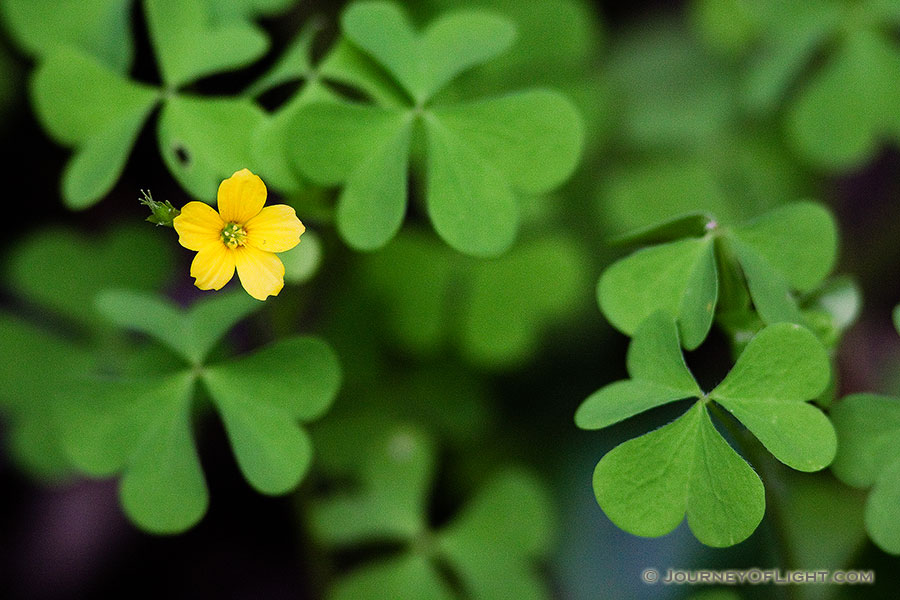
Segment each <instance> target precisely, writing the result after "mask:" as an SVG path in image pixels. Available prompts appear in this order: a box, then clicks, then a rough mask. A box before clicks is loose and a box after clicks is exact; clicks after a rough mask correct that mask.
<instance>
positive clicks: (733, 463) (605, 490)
mask: <svg viewBox="0 0 900 600" xmlns="http://www.w3.org/2000/svg"><path fill="white" fill-rule="evenodd" d="M594 492H595V493H596V495H597V502H598V503H599V504H600V507H601V508H602V509H603V511H604V512H605V513H606V515H607V516H608V517H609V518H610V520H612V522H613V523H615V524H616V525H617V526H619V527H621V528H622V529H625V530H626V531H629V532H631V533H634V534H636V535H641V536H650V537H655V536H661V535H665V534H667V533H669V532H670V531H672V530H673V529H675V527H677V526H678V524H679V523H681V521H682V520H683V519H684V516H685V514H687V519H688V525H689V526H690V528H691V531H693V532H694V535H695V536H697V539H698V540H700V541H701V542H703V543H704V544H707V545H708V546H714V547H725V546H731V545H734V544H737V543H738V542H741V541H743V540H744V539H746V538H747V537H748V536H749V535H750V534H751V533H753V531H754V530H755V529H756V527H757V525H759V522H760V521H761V520H762V517H763V513H764V512H765V504H766V503H765V492H764V490H763V484H762V481H760V479H759V476H758V475H757V474H756V473H755V472H754V471H753V469H752V468H751V467H750V465H748V464H747V463H746V462H744V460H743V459H742V458H741V457H740V456H739V455H738V454H737V453H736V452H735V451H734V450H733V449H732V448H731V446H729V445H728V443H727V442H726V441H725V440H724V439H722V436H721V435H719V432H718V431H716V429H715V427H713V424H712V422H711V421H710V419H709V414H708V413H707V411H706V408H705V407H704V405H703V403H702V402H697V403H696V404H695V405H694V406H693V408H691V409H690V410H689V411H688V412H686V413H685V414H684V415H682V416H681V417H680V418H679V419H678V420H676V421H674V422H673V423H670V424H668V425H666V426H665V427H662V428H661V429H657V430H656V431H653V432H651V433H648V434H646V435H643V436H641V437H639V438H635V439H633V440H629V441H627V442H624V443H623V444H621V445H619V446H616V447H615V448H613V449H612V450H611V451H610V452H609V453H607V454H606V456H604V457H603V458H602V459H601V460H600V462H599V463H598V464H597V468H596V469H595V470H594Z"/></svg>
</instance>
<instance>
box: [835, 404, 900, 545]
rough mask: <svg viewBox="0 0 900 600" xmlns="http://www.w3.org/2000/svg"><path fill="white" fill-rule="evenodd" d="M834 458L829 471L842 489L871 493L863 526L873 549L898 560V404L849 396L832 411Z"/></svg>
mask: <svg viewBox="0 0 900 600" xmlns="http://www.w3.org/2000/svg"><path fill="white" fill-rule="evenodd" d="M831 418H832V420H833V421H834V427H835V429H836V430H837V435H838V453H837V456H836V457H835V459H834V464H833V465H832V466H831V469H832V471H833V472H834V474H835V475H836V476H837V477H838V478H839V479H840V480H841V481H843V482H844V483H847V484H849V485H852V486H854V487H860V488H871V491H870V492H869V496H868V499H867V500H866V508H865V524H866V531H867V532H868V534H869V537H870V538H871V539H872V541H873V542H875V544H876V545H877V546H878V547H879V548H881V549H882V550H884V551H885V552H889V553H891V554H900V526H898V524H900V456H898V455H897V451H896V448H897V444H898V443H900V399H898V398H893V397H889V396H882V395H876V394H852V395H850V396H847V397H845V398H842V399H841V400H840V401H839V402H837V403H835V404H834V406H833V407H832V408H831Z"/></svg>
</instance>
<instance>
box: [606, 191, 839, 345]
mask: <svg viewBox="0 0 900 600" xmlns="http://www.w3.org/2000/svg"><path fill="white" fill-rule="evenodd" d="M673 238H676V239H675V241H667V240H671V239H673ZM678 238H684V239H678ZM623 241H630V242H644V243H651V244H652V243H655V242H659V241H666V243H662V244H658V245H654V246H650V247H648V248H644V249H642V250H638V251H637V252H635V253H633V254H631V255H630V256H628V257H626V258H624V259H622V260H620V261H618V262H617V263H615V264H613V265H612V266H611V267H609V268H608V269H607V270H606V271H605V272H604V273H603V275H602V276H601V277H600V281H599V282H598V284H597V298H598V302H599V304H600V308H601V310H602V311H603V314H604V315H606V318H607V319H609V321H610V323H612V324H613V326H615V327H616V328H617V329H619V330H620V331H622V332H624V333H626V334H629V335H630V334H632V333H634V332H635V331H636V330H637V328H638V327H639V326H640V325H641V323H642V322H643V321H644V320H645V319H646V318H647V317H648V316H650V315H651V314H653V313H654V312H656V311H658V310H663V311H665V312H666V313H668V314H669V315H671V316H672V317H674V318H676V319H677V321H678V326H679V330H680V335H681V340H682V343H683V344H684V347H685V348H687V349H693V348H696V347H697V346H699V345H700V343H701V342H702V341H703V340H704V339H705V338H706V335H707V333H708V332H709V329H710V327H711V325H712V322H713V318H714V316H715V314H716V308H717V305H719V304H720V303H724V304H725V306H724V308H725V309H726V310H742V309H746V304H747V303H748V302H749V301H752V303H753V307H754V309H755V310H756V312H757V313H758V314H759V316H760V318H761V319H762V320H763V322H765V323H768V324H773V323H778V322H782V321H788V322H793V323H803V322H804V321H803V316H802V314H801V312H800V309H799V307H798V305H797V301H796V299H795V298H794V296H793V294H792V290H798V291H810V290H812V289H814V288H815V287H816V286H818V285H819V284H820V283H821V282H822V280H823V279H824V278H825V276H826V275H827V274H828V272H829V271H830V270H831V268H832V266H833V265H834V261H835V256H836V252H837V231H836V226H835V223H834V218H833V217H832V216H831V214H830V213H829V212H828V210H826V209H825V208H823V207H821V206H819V205H817V204H814V203H811V202H798V203H794V204H788V205H785V206H782V207H780V208H777V209H775V210H773V211H771V212H769V213H766V214H764V215H762V216H760V217H758V218H757V219H754V220H752V221H750V222H748V223H745V224H743V225H739V226H735V227H727V226H723V225H720V224H719V223H717V222H716V221H715V219H713V218H712V217H709V216H706V215H686V216H683V217H679V218H676V219H673V220H672V221H669V222H666V223H662V224H659V225H657V226H653V227H650V228H647V229H646V230H642V231H638V232H634V233H632V234H629V235H627V236H625V237H624V238H623ZM744 282H746V283H744ZM744 285H746V292H745V291H744ZM747 292H749V296H748V295H747Z"/></svg>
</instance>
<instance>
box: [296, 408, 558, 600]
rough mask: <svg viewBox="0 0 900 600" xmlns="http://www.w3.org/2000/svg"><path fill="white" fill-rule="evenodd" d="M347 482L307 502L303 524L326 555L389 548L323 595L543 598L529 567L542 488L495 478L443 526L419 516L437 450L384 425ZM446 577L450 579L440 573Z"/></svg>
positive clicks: (547, 517) (512, 471) (519, 479)
mask: <svg viewBox="0 0 900 600" xmlns="http://www.w3.org/2000/svg"><path fill="white" fill-rule="evenodd" d="M364 456H365V459H364V462H363V463H362V464H360V465H359V470H358V472H357V473H356V477H355V484H354V487H353V488H352V489H351V490H348V491H346V492H345V493H340V494H335V495H332V496H330V497H328V498H326V499H322V500H320V501H318V502H316V503H314V504H313V506H312V508H311V511H310V514H309V520H310V527H311V528H312V530H313V532H314V534H315V535H316V537H317V538H319V539H320V540H321V541H322V542H323V543H325V544H327V545H328V546H330V547H333V548H337V549H340V548H350V547H354V546H365V545H366V544H373V543H381V544H388V543H393V544H396V546H397V549H396V551H394V552H391V553H390V554H388V555H386V556H383V557H381V558H378V559H376V560H373V561H371V562H369V563H365V564H363V565H361V566H358V567H357V568H355V569H353V570H351V571H350V572H348V573H347V574H346V575H344V576H343V577H342V578H340V579H339V580H338V581H337V583H336V584H335V585H334V587H333V588H332V589H331V590H330V593H329V595H328V597H329V598H333V599H350V598H352V599H354V600H357V599H359V600H362V599H366V598H373V599H374V598H384V597H391V598H446V599H451V598H463V597H465V598H484V599H489V598H507V597H509V598H536V599H537V598H548V597H549V594H548V590H547V589H546V588H545V586H544V583H543V581H542V579H541V577H540V576H539V575H538V572H537V569H536V566H537V564H536V563H537V561H539V560H540V559H542V558H544V557H545V556H546V553H547V551H548V550H549V543H550V542H551V540H552V534H553V529H554V524H553V521H552V519H551V508H550V503H549V499H548V498H547V495H546V493H545V491H544V489H543V486H542V485H541V484H540V482H539V481H538V480H536V479H535V478H534V477H533V476H532V475H530V474H529V473H527V472H525V471H522V470H520V469H518V468H506V469H501V470H499V471H497V472H496V474H495V475H494V476H493V477H491V478H490V479H489V480H488V481H487V482H485V483H484V485H483V486H482V487H481V488H480V489H479V490H478V491H477V492H475V494H474V496H473V497H472V498H471V499H469V500H468V501H467V502H466V503H465V504H464V505H463V507H462V508H461V509H460V511H459V512H458V513H457V514H456V515H455V516H454V517H453V518H452V519H451V520H450V521H449V522H448V523H447V524H445V525H443V526H442V527H439V528H435V527H433V526H432V525H431V522H430V517H429V510H428V506H429V495H430V489H431V487H432V485H433V479H434V476H435V469H436V462H437V461H436V459H437V453H436V448H435V447H434V445H433V443H432V441H431V439H430V438H429V437H427V436H425V435H423V434H422V433H420V432H419V431H418V430H416V429H415V428H411V427H405V426H402V425H397V424H394V426H392V427H390V428H388V429H387V430H386V431H385V432H384V433H382V434H380V435H377V436H375V437H373V438H372V440H371V443H369V444H367V445H366V451H365V453H364ZM448 573H451V574H452V575H451V576H448Z"/></svg>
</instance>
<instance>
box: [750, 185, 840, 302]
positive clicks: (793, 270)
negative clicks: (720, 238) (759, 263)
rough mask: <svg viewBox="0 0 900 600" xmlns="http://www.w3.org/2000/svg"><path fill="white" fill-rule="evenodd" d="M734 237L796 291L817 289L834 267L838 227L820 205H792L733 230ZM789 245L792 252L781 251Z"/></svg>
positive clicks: (807, 203) (799, 203)
mask: <svg viewBox="0 0 900 600" xmlns="http://www.w3.org/2000/svg"><path fill="white" fill-rule="evenodd" d="M733 232H734V236H735V237H736V238H737V239H739V240H740V241H741V242H742V243H744V244H746V245H747V246H749V247H750V248H752V249H753V250H754V251H755V252H756V253H757V254H758V255H759V256H760V257H762V258H763V259H764V260H765V261H766V262H767V263H768V264H769V265H771V266H772V268H773V269H775V270H776V271H778V272H779V273H780V274H781V275H782V276H783V277H784V278H785V279H786V280H787V282H788V283H789V284H790V286H791V287H792V288H793V289H795V290H798V291H801V292H807V291H810V290H812V289H813V288H815V287H817V286H818V285H819V284H821V283H822V281H823V280H824V279H825V277H826V275H828V273H829V272H830V271H831V269H832V268H833V267H834V263H835V259H836V257H837V243H838V240H837V225H836V224H835V221H834V217H833V216H832V215H831V213H830V212H829V211H828V209H826V208H825V207H823V206H822V205H820V204H816V203H813V202H795V203H791V204H788V205H785V206H782V207H779V208H776V209H774V210H772V211H769V212H767V213H765V214H764V215H762V216H760V217H758V218H756V219H754V220H752V221H750V222H748V223H745V224H743V225H740V226H738V227H735V228H734V229H733ZM788 244H790V246H791V251H790V252H785V251H784V248H785V247H786V246H787V245H788Z"/></svg>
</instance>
